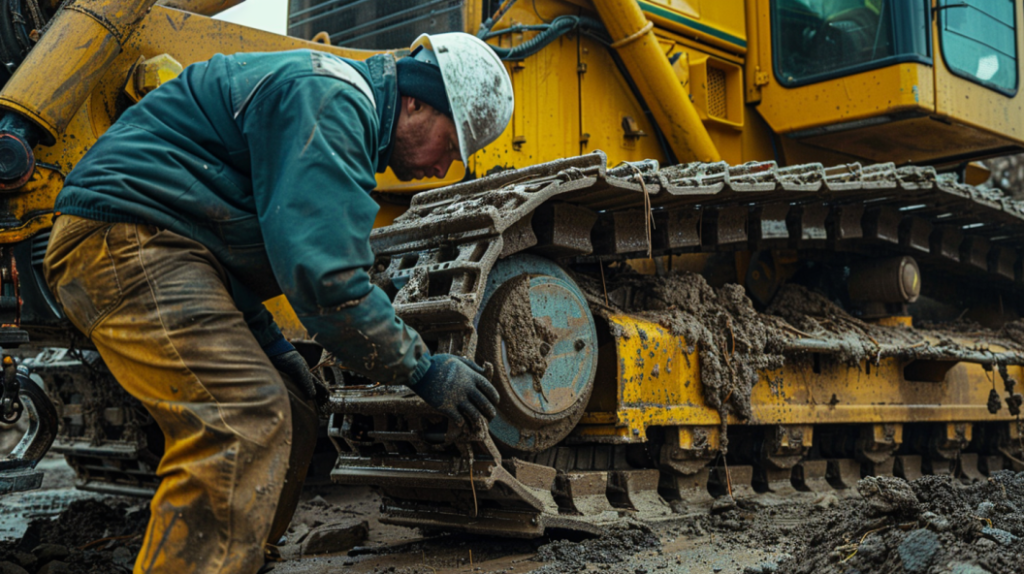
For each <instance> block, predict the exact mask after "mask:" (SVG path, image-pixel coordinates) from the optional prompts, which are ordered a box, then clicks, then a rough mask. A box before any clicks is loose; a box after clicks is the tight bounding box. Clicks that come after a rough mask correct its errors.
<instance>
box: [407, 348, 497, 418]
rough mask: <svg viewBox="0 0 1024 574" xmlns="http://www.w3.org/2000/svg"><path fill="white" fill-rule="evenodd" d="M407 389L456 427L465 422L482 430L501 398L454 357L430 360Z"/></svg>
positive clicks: (479, 373) (472, 366)
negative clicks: (416, 379)
mask: <svg viewBox="0 0 1024 574" xmlns="http://www.w3.org/2000/svg"><path fill="white" fill-rule="evenodd" d="M411 388H412V390H413V391H414V392H415V393H416V394H417V395H419V396H420V398H422V399H423V400H424V401H425V402H426V403H427V404H428V405H430V406H432V407H434V408H435V409H437V410H438V411H440V412H441V413H442V414H444V415H446V416H447V417H448V418H450V419H452V421H453V422H454V423H455V424H456V425H458V426H462V425H464V424H465V423H466V421H467V420H468V421H469V422H470V423H471V424H472V425H473V426H475V427H476V428H486V427H487V421H488V420H491V419H493V418H494V417H495V416H496V415H497V414H498V411H497V410H495V408H494V405H496V404H498V402H499V401H500V400H501V397H499V396H498V391H496V390H495V389H494V386H492V385H491V383H490V381H488V380H487V378H486V377H484V370H483V369H482V368H480V367H479V366H478V365H477V364H476V363H474V362H473V361H470V360H468V359H465V358H463V357H459V356H457V355H446V354H442V355H434V356H432V357H430V368H429V369H427V372H426V373H424V374H423V376H422V377H421V378H420V380H419V381H417V382H416V383H415V384H413V385H412V387H411ZM485 419H486V420H485Z"/></svg>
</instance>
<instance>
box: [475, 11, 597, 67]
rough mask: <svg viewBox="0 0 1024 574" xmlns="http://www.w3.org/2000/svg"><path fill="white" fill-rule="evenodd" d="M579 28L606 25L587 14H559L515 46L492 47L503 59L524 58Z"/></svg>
mask: <svg viewBox="0 0 1024 574" xmlns="http://www.w3.org/2000/svg"><path fill="white" fill-rule="evenodd" d="M531 28H533V29H538V28H539V27H536V26H531ZM577 28H581V29H584V28H590V29H597V30H601V29H603V28H604V26H603V25H602V24H601V23H600V22H598V21H597V20H594V19H593V18H587V17H585V16H559V17H558V18H555V19H554V20H552V21H551V24H548V25H547V26H546V27H545V28H543V29H542V31H541V33H540V34H537V35H536V36H534V37H533V38H531V39H529V40H527V41H526V42H523V43H522V44H520V45H518V46H514V47H512V48H501V47H498V46H493V45H492V46H491V49H492V50H494V53H496V54H497V55H498V57H499V58H501V59H502V60H522V59H525V58H528V57H530V56H532V55H534V54H536V53H537V52H539V51H541V50H542V49H543V48H544V47H545V46H547V45H548V44H550V43H552V42H554V41H555V40H557V39H558V38H559V37H560V36H563V35H565V34H567V33H568V32H571V31H572V30H575V29H577ZM516 31H518V30H514V29H508V30H501V31H499V32H497V33H494V34H488V37H493V36H495V35H500V34H505V33H513V32H516Z"/></svg>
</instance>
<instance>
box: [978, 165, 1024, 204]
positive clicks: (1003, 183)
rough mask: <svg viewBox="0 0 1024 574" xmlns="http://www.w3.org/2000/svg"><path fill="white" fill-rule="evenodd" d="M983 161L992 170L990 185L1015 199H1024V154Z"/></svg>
mask: <svg viewBox="0 0 1024 574" xmlns="http://www.w3.org/2000/svg"><path fill="white" fill-rule="evenodd" d="M983 163H984V164H985V165H986V166H987V167H988V169H989V170H990V171H991V172H992V176H991V177H990V178H989V180H988V182H987V184H988V185H990V186H992V187H996V188H999V189H1001V190H1002V191H1003V192H1004V193H1006V195H1009V196H1010V197H1012V198H1014V199H1024V154H1018V155H1008V156H1004V157H996V158H992V159H990V160H986V161H985V162H983Z"/></svg>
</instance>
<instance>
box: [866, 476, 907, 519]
mask: <svg viewBox="0 0 1024 574" xmlns="http://www.w3.org/2000/svg"><path fill="white" fill-rule="evenodd" d="M857 492H859V493H860V495H861V496H862V497H863V498H864V501H865V502H867V503H868V505H869V506H870V507H871V510H872V512H873V514H874V515H875V516H881V515H890V514H893V515H897V516H904V517H910V516H917V515H918V513H920V511H921V503H920V502H918V500H917V497H916V496H914V491H913V489H911V488H910V484H909V483H907V481H905V480H903V479H902V478H896V477H893V476H869V477H867V478H862V479H861V480H859V481H857Z"/></svg>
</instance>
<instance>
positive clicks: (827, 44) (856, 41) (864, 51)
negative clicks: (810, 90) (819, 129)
mask: <svg viewBox="0 0 1024 574" xmlns="http://www.w3.org/2000/svg"><path fill="white" fill-rule="evenodd" d="M956 1H959V0H956ZM978 1H981V0H978ZM1007 1H1011V0H1007ZM930 4H931V2H930V0H772V39H773V46H774V50H773V52H774V60H775V62H774V65H775V75H776V77H777V79H778V80H779V82H780V83H782V84H783V85H785V86H800V85H804V84H810V83H813V82H819V81H822V80H827V79H830V78H834V77H837V76H844V75H849V74H853V73H856V72H860V71H864V70H868V69H871V68H879V67H882V66H888V65H891V64H894V63H897V62H908V61H912V62H921V63H925V64H931V50H929V37H930V36H929V28H930V27H929V19H928V13H929V5H930Z"/></svg>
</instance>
